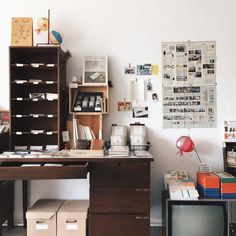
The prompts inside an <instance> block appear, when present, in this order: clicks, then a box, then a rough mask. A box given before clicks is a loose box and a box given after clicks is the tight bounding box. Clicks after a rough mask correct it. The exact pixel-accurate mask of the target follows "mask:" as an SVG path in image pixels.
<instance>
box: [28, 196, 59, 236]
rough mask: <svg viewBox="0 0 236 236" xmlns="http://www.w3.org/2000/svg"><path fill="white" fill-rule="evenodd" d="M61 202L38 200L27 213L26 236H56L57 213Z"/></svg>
mask: <svg viewBox="0 0 236 236" xmlns="http://www.w3.org/2000/svg"><path fill="white" fill-rule="evenodd" d="M62 203H63V201H62V200H46V199H43V200H38V201H37V202H36V203H35V204H34V205H33V206H32V207H31V208H30V209H29V210H28V211H27V212H26V219H27V235H29V236H56V235H57V214H56V213H57V211H58V210H59V208H60V207H61V205H62Z"/></svg>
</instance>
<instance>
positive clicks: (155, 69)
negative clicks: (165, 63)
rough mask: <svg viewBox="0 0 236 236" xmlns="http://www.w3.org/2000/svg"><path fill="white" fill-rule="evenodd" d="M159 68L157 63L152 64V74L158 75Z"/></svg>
mask: <svg viewBox="0 0 236 236" xmlns="http://www.w3.org/2000/svg"><path fill="white" fill-rule="evenodd" d="M158 73H159V68H158V65H152V75H158Z"/></svg>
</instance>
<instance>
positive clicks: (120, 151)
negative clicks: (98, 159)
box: [108, 146, 129, 156]
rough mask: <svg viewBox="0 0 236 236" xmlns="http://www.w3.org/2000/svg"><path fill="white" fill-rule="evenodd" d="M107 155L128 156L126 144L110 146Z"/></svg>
mask: <svg viewBox="0 0 236 236" xmlns="http://www.w3.org/2000/svg"><path fill="white" fill-rule="evenodd" d="M108 153H109V156H129V147H128V146H111V147H110V149H109V150H108Z"/></svg>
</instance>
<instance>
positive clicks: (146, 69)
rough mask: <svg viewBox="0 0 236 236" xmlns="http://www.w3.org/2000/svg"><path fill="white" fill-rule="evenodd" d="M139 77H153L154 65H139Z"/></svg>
mask: <svg viewBox="0 0 236 236" xmlns="http://www.w3.org/2000/svg"><path fill="white" fill-rule="evenodd" d="M137 75H152V65H151V64H144V65H137Z"/></svg>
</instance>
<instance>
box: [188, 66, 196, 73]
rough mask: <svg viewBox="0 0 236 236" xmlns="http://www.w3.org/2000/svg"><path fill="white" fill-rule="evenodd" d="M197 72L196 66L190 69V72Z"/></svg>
mask: <svg viewBox="0 0 236 236" xmlns="http://www.w3.org/2000/svg"><path fill="white" fill-rule="evenodd" d="M195 71H196V67H195V66H191V67H189V68H188V72H195Z"/></svg>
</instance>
